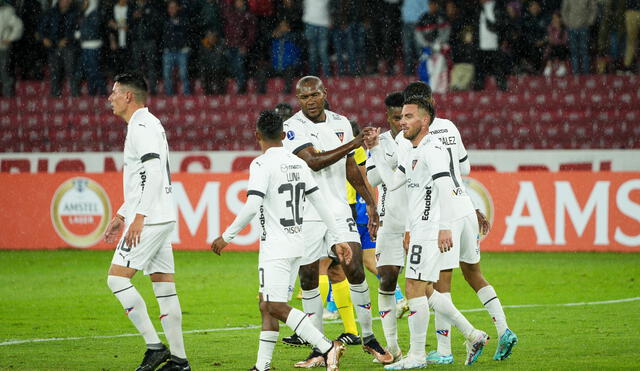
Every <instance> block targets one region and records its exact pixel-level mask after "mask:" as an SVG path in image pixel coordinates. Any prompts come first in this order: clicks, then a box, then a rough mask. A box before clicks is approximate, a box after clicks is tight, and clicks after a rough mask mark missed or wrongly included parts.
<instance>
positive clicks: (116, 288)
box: [107, 276, 162, 349]
mask: <svg viewBox="0 0 640 371" xmlns="http://www.w3.org/2000/svg"><path fill="white" fill-rule="evenodd" d="M107 285H109V288H110V289H111V291H112V292H113V294H114V295H115V296H116V298H117V299H118V300H119V301H120V304H122V307H123V308H124V310H125V313H126V314H127V316H128V317H129V319H130V320H131V322H132V323H133V325H134V326H135V327H136V329H138V332H140V334H141V335H142V337H143V338H144V341H145V342H146V343H147V347H148V348H149V349H154V348H156V349H157V346H158V343H162V341H160V338H159V337H158V334H157V333H156V329H155V328H154V327H153V324H151V319H150V318H149V313H147V305H146V304H145V302H144V299H142V296H140V293H139V292H138V290H136V288H135V287H134V286H133V284H132V283H131V280H130V279H129V278H126V277H120V276H108V277H107Z"/></svg>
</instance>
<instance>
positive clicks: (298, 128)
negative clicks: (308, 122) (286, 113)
mask: <svg viewBox="0 0 640 371" xmlns="http://www.w3.org/2000/svg"><path fill="white" fill-rule="evenodd" d="M282 130H283V131H284V133H285V138H284V140H283V141H282V145H283V146H284V148H286V149H287V150H289V151H291V153H293V154H294V155H295V154H297V153H298V152H300V151H302V150H303V149H305V148H307V147H312V146H313V144H312V143H311V137H310V136H309V133H308V132H307V129H306V128H305V127H304V125H303V124H302V123H301V122H300V121H298V119H296V118H295V117H293V118H290V119H289V120H287V121H285V123H284V124H283V126H282Z"/></svg>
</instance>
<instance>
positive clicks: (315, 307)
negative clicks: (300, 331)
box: [302, 287, 324, 332]
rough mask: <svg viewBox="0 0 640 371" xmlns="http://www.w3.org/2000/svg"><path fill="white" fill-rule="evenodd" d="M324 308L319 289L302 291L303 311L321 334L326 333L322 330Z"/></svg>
mask: <svg viewBox="0 0 640 371" xmlns="http://www.w3.org/2000/svg"><path fill="white" fill-rule="evenodd" d="M322 308H323V305H322V298H321V297H320V290H319V289H318V288H317V287H316V288H315V289H313V290H302V309H303V310H304V312H305V313H306V314H307V316H308V317H309V319H310V320H311V323H313V325H314V326H315V327H316V328H317V329H318V330H320V332H323V331H324V330H323V328H322Z"/></svg>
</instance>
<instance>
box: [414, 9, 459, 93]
mask: <svg viewBox="0 0 640 371" xmlns="http://www.w3.org/2000/svg"><path fill="white" fill-rule="evenodd" d="M450 31H451V27H450V25H449V21H448V20H447V18H446V15H445V14H444V12H442V11H441V10H440V5H439V2H437V1H429V11H428V12H427V13H425V14H423V15H422V17H421V18H420V20H419V21H418V23H417V24H416V31H415V36H416V45H417V46H418V48H420V51H421V55H420V63H419V65H418V74H419V75H420V80H422V81H424V82H426V83H427V84H429V85H430V86H431V89H432V90H433V91H434V92H436V93H444V92H446V91H447V89H448V87H449V84H448V80H449V78H448V77H449V70H448V69H447V60H446V57H445V55H446V54H447V53H448V52H449V34H450Z"/></svg>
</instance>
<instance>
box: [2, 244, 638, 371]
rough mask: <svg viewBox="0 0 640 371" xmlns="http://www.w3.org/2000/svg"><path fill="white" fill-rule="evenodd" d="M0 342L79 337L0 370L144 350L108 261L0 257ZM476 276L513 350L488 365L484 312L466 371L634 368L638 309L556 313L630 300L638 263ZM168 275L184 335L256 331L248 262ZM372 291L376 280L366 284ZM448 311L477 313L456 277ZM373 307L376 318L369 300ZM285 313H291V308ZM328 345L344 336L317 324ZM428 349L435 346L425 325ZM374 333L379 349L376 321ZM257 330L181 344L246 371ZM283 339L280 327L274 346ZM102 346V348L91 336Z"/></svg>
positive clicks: (538, 258) (284, 356) (218, 260)
mask: <svg viewBox="0 0 640 371" xmlns="http://www.w3.org/2000/svg"><path fill="white" fill-rule="evenodd" d="M0 259H1V261H2V264H1V266H0V297H1V298H2V299H1V301H0V319H1V320H0V343H2V342H6V341H9V340H21V339H48V338H68V337H79V338H81V339H77V340H58V341H43V342H28V343H23V344H13V345H0V370H131V369H133V368H135V366H136V365H137V364H138V363H139V361H140V359H141V357H142V353H143V351H144V342H143V340H142V338H141V337H140V336H130V337H108V336H114V335H121V334H133V333H135V329H134V328H133V326H132V325H131V323H130V322H129V321H128V320H127V318H126V316H125V315H124V312H123V309H122V307H121V306H120V304H119V303H118V301H117V300H116V299H115V298H114V297H113V295H112V294H111V292H110V291H109V289H108V288H107V285H106V270H107V268H108V265H109V263H110V260H111V252H108V251H78V250H60V251H0ZM482 264H483V271H484V273H485V276H486V277H487V279H488V280H489V281H490V282H491V283H492V284H493V285H494V287H495V288H496V290H497V292H498V294H499V296H500V299H501V301H502V303H503V305H525V304H542V305H543V306H538V307H524V308H506V309H505V311H506V314H507V318H508V321H509V326H510V327H511V328H512V329H513V330H514V331H515V332H516V333H517V334H518V336H519V338H520V342H519V344H518V346H517V347H516V349H515V352H514V354H513V356H512V358H511V359H509V360H507V361H504V362H501V363H497V362H495V361H492V360H491V357H492V355H493V352H494V350H495V345H496V343H497V341H496V340H497V339H495V328H494V326H493V324H492V322H491V320H490V318H489V316H488V315H487V314H486V312H467V313H466V315H467V318H469V320H470V321H471V322H472V323H473V324H474V325H475V326H476V327H478V328H481V329H485V330H487V332H488V333H489V334H490V335H491V336H492V337H493V339H492V340H491V341H490V342H489V346H488V348H487V349H486V353H485V354H484V355H483V356H482V357H481V358H480V360H479V361H478V363H477V364H475V365H474V366H473V367H474V368H475V369H496V368H505V369H507V368H508V369H510V370H512V369H523V370H525V369H526V370H540V369H555V370H566V369H624V368H628V369H631V368H636V367H637V356H636V354H637V351H638V336H637V334H638V330H640V301H631V302H625V303H612V304H601V305H576V306H557V305H555V304H562V303H576V302H590V301H603V300H613V299H623V298H631V297H637V296H640V283H639V282H638V280H639V279H640V254H605V253H600V254H599V253H548V254H545V253H493V254H491V253H486V254H484V256H483V261H482ZM176 266H177V268H178V274H177V276H176V280H177V284H178V292H179V295H180V301H181V304H182V309H183V312H184V315H183V328H184V330H185V331H189V330H203V329H224V328H232V327H247V326H256V325H259V322H260V317H259V313H258V308H257V298H256V292H257V285H258V281H257V273H256V270H257V267H256V266H257V254H256V253H225V254H223V256H222V257H218V256H215V255H213V254H212V253H210V252H182V251H180V252H176ZM134 282H135V283H136V286H137V287H138V289H139V290H140V292H141V293H142V295H143V296H144V297H145V298H146V299H147V305H148V308H149V313H150V315H151V316H152V319H153V320H154V323H155V324H156V327H157V328H158V329H160V325H159V323H158V321H157V315H158V309H157V304H156V302H155V300H154V299H153V294H152V290H151V284H150V283H149V281H148V279H147V278H146V277H144V276H142V275H141V274H140V276H139V277H136V278H135V279H134ZM369 282H370V286H371V288H372V292H374V293H375V292H376V289H377V283H376V280H375V278H372V277H369ZM453 298H454V302H455V303H456V305H457V306H458V308H460V309H472V308H478V307H480V303H479V301H478V299H477V297H476V296H475V294H474V293H473V292H472V290H471V289H470V288H469V287H468V286H466V283H465V282H464V280H463V279H462V277H461V276H460V274H459V272H456V274H455V277H454V287H453ZM373 301H374V304H373V305H374V308H377V306H376V304H375V301H376V298H375V295H374V298H373ZM293 305H294V306H296V307H300V302H299V300H295V299H294V301H293ZM325 329H326V332H327V335H328V336H330V337H333V336H336V335H338V334H339V333H341V332H342V331H341V330H342V326H341V325H340V324H338V323H331V324H326V325H325ZM429 329H430V330H429V336H428V342H429V343H430V345H429V349H427V350H430V349H432V348H431V347H433V343H434V342H435V336H434V334H433V316H432V321H431V324H430V327H429ZM374 331H375V332H376V334H377V336H378V339H380V340H381V342H383V339H384V337H383V335H382V328H381V326H380V322H379V321H374ZM258 332H259V330H258V329H256V328H247V329H241V330H215V331H208V332H199V333H187V334H185V343H186V348H187V354H188V356H189V358H190V360H191V362H192V366H193V368H194V369H195V370H247V369H249V368H250V367H251V366H252V365H253V362H255V356H256V352H257V336H258ZM289 334H290V330H289V329H288V328H286V326H284V325H283V326H282V331H281V336H287V335H289ZM399 334H400V345H401V346H402V348H403V350H405V351H406V350H407V348H408V329H407V324H406V319H405V320H401V321H400V322H399ZM101 336H106V337H101ZM462 342H463V338H462V336H461V335H460V334H459V332H457V331H455V330H454V334H453V341H452V344H453V352H454V357H455V359H456V363H455V365H454V366H434V367H437V368H441V369H447V370H453V369H462V368H463V367H464V366H462V362H463V359H464V346H463V344H462ZM307 353H308V349H293V348H288V347H286V346H284V345H281V344H279V345H278V346H277V347H276V351H275V354H274V362H273V364H274V365H275V367H276V368H277V369H278V370H292V369H293V367H292V364H293V363H294V362H295V361H298V360H300V359H302V358H304V357H305V356H306V355H307ZM341 365H342V367H341V369H342V370H376V369H382V367H380V366H378V365H375V364H373V363H371V357H370V356H369V355H367V354H364V353H363V352H362V351H361V349H360V348H359V347H349V349H348V351H347V353H346V354H345V356H344V358H343V362H342V363H341Z"/></svg>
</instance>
